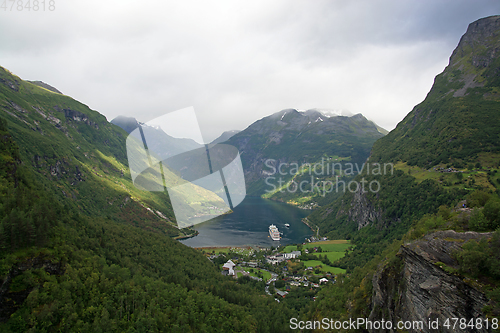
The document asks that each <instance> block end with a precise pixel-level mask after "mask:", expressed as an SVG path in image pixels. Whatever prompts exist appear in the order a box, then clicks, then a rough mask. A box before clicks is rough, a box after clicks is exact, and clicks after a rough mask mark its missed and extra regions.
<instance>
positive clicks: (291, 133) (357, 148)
mask: <svg viewBox="0 0 500 333" xmlns="http://www.w3.org/2000/svg"><path fill="white" fill-rule="evenodd" d="M382 136H383V134H382V133H380V131H379V130H378V128H377V126H376V125H375V124H374V123H373V122H371V121H369V120H367V119H366V118H365V117H364V116H363V115H361V114H357V115H354V116H350V117H347V116H325V114H323V113H322V112H320V111H318V110H316V109H311V110H306V111H298V110H297V109H285V110H281V111H279V112H276V113H274V114H272V115H270V116H267V117H264V118H262V119H260V120H258V121H256V122H254V123H253V124H251V125H250V126H249V127H247V128H246V129H245V130H243V131H241V132H239V133H238V134H235V135H234V136H232V137H231V138H230V139H229V140H228V141H227V143H228V144H232V145H234V146H235V147H236V148H238V150H239V151H240V154H241V159H242V162H243V168H244V170H245V179H246V182H247V188H248V192H249V193H251V194H253V195H262V194H264V193H265V192H266V190H268V189H269V188H268V187H266V184H265V179H266V178H267V175H268V174H267V173H266V172H267V171H269V170H268V169H269V167H268V166H266V161H271V160H272V161H274V162H272V161H271V162H270V163H273V165H278V164H280V163H285V164H286V163H298V164H302V163H315V162H318V161H321V159H322V157H323V158H341V159H342V160H344V161H346V160H349V161H350V162H352V163H360V164H362V163H363V162H364V161H365V160H366V158H367V157H368V154H369V151H370V149H371V146H372V144H373V142H374V141H375V140H376V139H378V138H380V137H382ZM285 178H286V177H285ZM288 178H290V177H288Z"/></svg>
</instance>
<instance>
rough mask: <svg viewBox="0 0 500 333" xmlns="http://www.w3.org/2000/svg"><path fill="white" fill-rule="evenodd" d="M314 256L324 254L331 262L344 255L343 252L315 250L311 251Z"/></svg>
mask: <svg viewBox="0 0 500 333" xmlns="http://www.w3.org/2000/svg"><path fill="white" fill-rule="evenodd" d="M313 254H314V255H315V256H316V257H319V256H320V255H321V256H324V255H326V257H327V258H328V260H330V261H331V262H332V263H333V262H335V261H337V260H339V259H340V258H343V257H344V255H345V252H316V253H313Z"/></svg>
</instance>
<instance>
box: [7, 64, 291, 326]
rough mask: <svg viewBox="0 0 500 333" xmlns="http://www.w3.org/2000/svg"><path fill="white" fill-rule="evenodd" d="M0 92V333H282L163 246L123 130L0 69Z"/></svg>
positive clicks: (247, 287) (235, 287)
mask: <svg viewBox="0 0 500 333" xmlns="http://www.w3.org/2000/svg"><path fill="white" fill-rule="evenodd" d="M0 92H1V95H0V106H1V108H0V114H1V117H0V279H1V280H2V281H1V286H2V288H1V289H0V331H1V332H25V331H30V332H204V331H206V332H220V331H236V332H279V331H283V330H286V329H287V327H288V326H287V321H288V319H289V318H290V317H291V316H292V315H295V316H296V315H297V314H294V313H293V312H291V310H289V309H288V308H286V306H283V305H280V304H278V303H277V302H275V301H274V299H273V298H268V297H265V296H264V295H263V290H260V289H259V290H257V289H254V288H255V287H253V285H252V284H246V283H245V280H244V279H243V280H239V281H236V280H234V279H232V278H229V277H224V276H222V275H221V274H220V272H219V271H218V270H217V268H216V267H215V266H214V265H213V264H212V263H211V262H210V261H209V260H207V259H206V257H205V256H203V255H201V254H200V253H199V252H197V251H196V250H194V249H191V248H189V247H187V246H184V245H183V244H181V243H179V242H177V241H175V240H173V239H172V238H170V237H168V236H176V235H180V234H181V232H182V231H180V230H178V229H177V228H175V226H174V225H173V224H172V223H171V222H169V219H171V217H172V215H173V214H172V212H171V210H170V209H169V203H168V201H167V199H168V198H166V197H165V196H164V194H154V193H149V192H146V193H142V192H139V191H138V190H137V189H135V188H134V187H133V185H132V183H131V181H130V178H129V177H130V176H129V175H128V173H127V168H126V156H125V141H124V139H125V137H126V133H125V132H124V131H122V130H121V129H119V128H118V127H115V126H114V125H110V124H108V123H107V122H106V120H105V119H104V117H102V116H101V115H99V114H98V113H97V112H95V111H91V110H89V109H88V108H86V107H85V106H84V105H83V104H80V103H78V102H76V101H74V100H72V99H71V98H69V97H67V96H63V95H60V94H57V93H54V92H50V91H47V90H44V89H43V88H40V87H38V86H35V85H32V84H30V83H27V82H23V81H21V80H20V79H19V78H17V77H15V76H13V75H12V74H10V73H9V72H7V71H5V70H3V69H2V74H1V80H0ZM147 208H149V209H147ZM158 212H160V213H161V214H160V213H158ZM161 215H163V216H165V218H162V217H161Z"/></svg>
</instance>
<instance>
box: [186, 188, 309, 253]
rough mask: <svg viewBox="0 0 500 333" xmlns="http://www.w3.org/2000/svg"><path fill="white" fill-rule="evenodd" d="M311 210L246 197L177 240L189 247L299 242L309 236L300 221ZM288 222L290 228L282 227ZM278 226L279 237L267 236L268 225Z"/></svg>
mask: <svg viewBox="0 0 500 333" xmlns="http://www.w3.org/2000/svg"><path fill="white" fill-rule="evenodd" d="M310 212H311V211H310V210H302V209H298V208H296V207H294V206H290V205H287V204H284V203H281V202H275V201H271V200H266V199H262V198H259V197H246V198H245V200H243V202H242V203H241V204H239V205H238V206H237V207H236V208H235V209H234V211H233V213H232V214H228V215H224V216H219V217H216V218H214V219H212V220H209V221H207V222H204V223H201V224H198V225H195V226H194V229H196V230H198V232H199V235H198V236H195V237H193V238H189V239H186V240H183V241H181V242H182V243H184V244H186V245H188V246H191V247H202V246H243V245H257V246H261V247H271V246H274V247H276V246H278V245H287V244H294V243H302V242H304V239H305V238H306V237H309V236H311V235H312V231H311V229H309V228H308V227H307V226H306V225H305V224H304V223H302V222H301V219H302V218H303V217H306V216H307V215H308V214H309V213H310ZM285 223H288V224H290V228H287V227H285ZM271 224H274V225H275V226H277V227H278V229H279V231H280V232H282V233H283V234H282V235H281V240H279V241H273V240H272V239H271V237H269V225H271Z"/></svg>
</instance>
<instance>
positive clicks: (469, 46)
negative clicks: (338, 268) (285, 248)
mask: <svg viewBox="0 0 500 333" xmlns="http://www.w3.org/2000/svg"><path fill="white" fill-rule="evenodd" d="M499 49H500V16H494V17H488V18H484V19H480V20H478V21H476V22H473V23H471V24H470V25H469V27H468V29H467V32H466V33H465V35H464V36H463V37H462V39H461V40H460V43H459V45H458V46H457V48H456V49H455V51H454V52H453V54H452V56H451V58H450V64H449V65H448V66H447V67H446V69H445V70H444V72H443V73H441V74H439V75H438V76H437V77H436V80H435V83H434V85H433V87H432V89H431V91H430V92H429V94H428V95H427V97H426V99H425V100H424V101H423V102H422V103H421V104H419V105H417V106H416V107H415V108H414V109H413V110H412V112H410V113H409V114H408V116H406V117H405V119H404V120H403V121H402V122H401V123H400V124H398V126H397V127H396V129H394V130H393V131H392V132H390V133H389V134H388V135H387V136H385V137H383V138H381V139H379V140H378V141H377V142H375V144H374V145H373V149H372V153H371V157H370V164H371V165H372V166H376V165H380V164H383V165H385V164H392V165H393V166H394V170H393V171H391V172H385V173H384V172H383V173H381V174H376V173H374V172H370V171H368V170H365V171H364V172H363V174H361V175H359V176H357V178H356V179H357V180H359V179H360V178H361V177H364V178H365V179H366V180H367V181H376V182H378V183H379V184H380V189H379V190H378V191H370V190H366V191H362V190H359V191H356V192H355V193H347V194H346V195H344V196H343V197H342V198H341V199H339V200H338V201H336V202H335V203H333V204H331V205H329V206H328V207H324V208H322V209H319V210H317V211H315V212H314V213H313V214H311V215H310V216H309V217H308V218H309V220H310V222H311V223H313V224H316V225H318V226H320V230H321V231H322V232H323V233H326V234H328V235H330V236H332V237H349V238H351V239H352V240H353V242H354V244H355V245H356V247H355V248H354V250H353V251H352V252H350V253H349V254H348V255H346V256H345V257H344V258H343V259H342V263H341V265H343V267H345V268H347V269H348V272H350V273H351V275H350V276H349V277H346V278H345V279H343V280H342V281H341V283H339V284H338V285H336V286H333V287H332V288H329V290H324V292H322V293H321V295H319V296H318V302H316V303H315V305H314V306H313V309H312V311H311V315H313V316H319V317H323V316H324V317H332V316H335V317H342V316H343V317H344V318H346V317H362V318H369V319H370V320H372V321H381V320H385V321H388V320H389V321H391V322H392V323H393V324H394V325H395V324H396V323H397V322H398V320H409V321H410V322H422V324H423V326H421V327H420V328H416V327H411V328H408V327H407V328H406V330H407V331H408V332H434V331H437V330H439V331H442V332H489V331H493V330H492V326H491V324H492V322H493V321H494V322H495V323H497V324H498V317H499V316H500V297H499V295H500V273H499V272H500V266H499V264H498V263H499V259H500V258H499V257H498V253H499V252H498V249H499V246H500V242H499V240H500V231H499V230H498V227H499V226H500V198H499V196H498V193H499V189H500V182H499V179H498V177H497V174H498V171H499V170H500V169H499V167H500V165H499V160H500V155H499V154H498V148H499V141H498V138H499V137H500V126H499V125H500V123H499V121H500V115H499V113H498V110H499V109H500V103H499V102H500V100H499V96H500V95H498V91H499V89H500V81H498V77H499V76H498V73H500V62H499V61H498V59H499V58H498V50H499ZM371 170H373V169H371ZM464 199H465V200H464ZM495 230H496V231H495ZM332 298H335V299H338V300H340V301H339V302H336V303H334V304H332V303H331V299H332ZM449 318H463V319H460V320H462V325H461V326H460V325H459V326H457V325H453V322H451V323H450V320H451V321H452V319H449ZM447 319H449V320H448V321H447ZM463 321H466V324H463ZM430 322H438V323H439V326H438V327H434V326H430ZM486 323H488V324H489V326H486ZM497 328H498V326H495V327H494V329H497ZM366 330H368V331H370V332H379V331H385V332H395V331H397V330H396V328H395V327H393V328H391V329H385V330H379V329H374V328H366Z"/></svg>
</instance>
